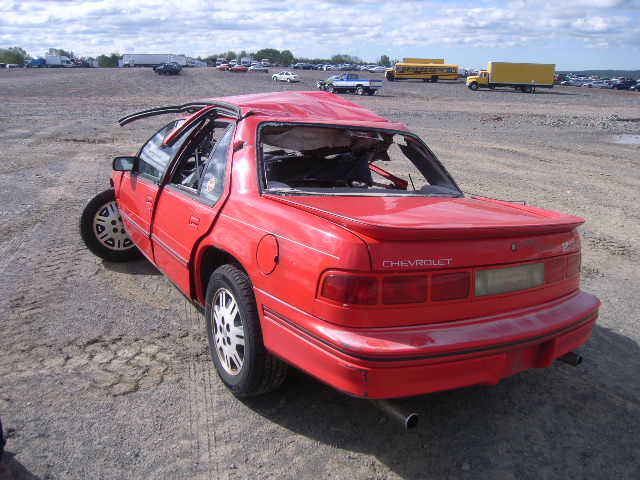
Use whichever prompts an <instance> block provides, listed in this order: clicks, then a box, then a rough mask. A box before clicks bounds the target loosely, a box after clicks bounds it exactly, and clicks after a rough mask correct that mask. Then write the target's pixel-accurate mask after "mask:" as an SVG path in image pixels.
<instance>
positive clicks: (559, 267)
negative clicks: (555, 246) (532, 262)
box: [546, 257, 567, 283]
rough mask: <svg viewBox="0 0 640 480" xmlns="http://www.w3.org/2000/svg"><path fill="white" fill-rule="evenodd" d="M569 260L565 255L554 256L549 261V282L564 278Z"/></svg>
mask: <svg viewBox="0 0 640 480" xmlns="http://www.w3.org/2000/svg"><path fill="white" fill-rule="evenodd" d="M566 266H567V261H566V259H565V258H564V257H561V258H554V259H553V260H549V261H548V262H547V274H546V277H547V283H555V282H559V281H560V280H564V272H565V269H566Z"/></svg>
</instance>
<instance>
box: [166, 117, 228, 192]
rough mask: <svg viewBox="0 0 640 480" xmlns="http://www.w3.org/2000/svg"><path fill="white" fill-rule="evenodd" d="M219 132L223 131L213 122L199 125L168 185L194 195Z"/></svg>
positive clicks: (208, 121) (209, 121)
mask: <svg viewBox="0 0 640 480" xmlns="http://www.w3.org/2000/svg"><path fill="white" fill-rule="evenodd" d="M224 126H227V124H224ZM221 132H223V130H222V129H221V128H219V125H218V128H216V125H215V122H213V121H211V120H207V121H205V122H204V123H203V124H201V126H200V127H199V131H198V132H197V133H196V134H195V137H194V138H193V140H192V141H191V142H190V145H189V146H188V147H187V148H186V149H185V151H184V153H183V154H182V155H181V157H182V158H181V160H180V162H179V164H178V166H177V168H176V170H175V171H174V172H173V175H172V177H171V182H170V183H172V184H174V185H179V186H181V187H183V188H187V189H189V190H193V193H196V192H197V191H198V189H199V187H200V178H201V176H202V172H203V170H204V167H205V165H206V163H207V161H208V159H209V157H210V155H211V153H212V152H213V150H214V148H215V146H216V142H217V138H216V137H217V136H218V135H220V134H221Z"/></svg>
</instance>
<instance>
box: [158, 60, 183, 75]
mask: <svg viewBox="0 0 640 480" xmlns="http://www.w3.org/2000/svg"><path fill="white" fill-rule="evenodd" d="M153 71H154V72H156V73H157V74H158V75H180V72H182V66H180V64H179V63H177V62H165V63H161V64H160V65H156V66H155V67H153Z"/></svg>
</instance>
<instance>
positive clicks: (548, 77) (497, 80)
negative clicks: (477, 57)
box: [467, 62, 556, 93]
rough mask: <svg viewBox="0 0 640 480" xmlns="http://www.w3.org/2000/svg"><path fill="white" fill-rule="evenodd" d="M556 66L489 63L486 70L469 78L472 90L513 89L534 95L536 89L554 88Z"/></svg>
mask: <svg viewBox="0 0 640 480" xmlns="http://www.w3.org/2000/svg"><path fill="white" fill-rule="evenodd" d="M555 71H556V66H555V65H554V64H543V63H510V62H489V64H488V65H487V69H486V70H480V72H478V75H472V76H469V77H467V87H469V89H471V90H479V89H480V88H489V89H491V90H493V89H494V88H496V87H513V88H515V89H516V91H521V92H526V93H533V92H535V91H536V88H538V87H540V88H553V77H554V75H555Z"/></svg>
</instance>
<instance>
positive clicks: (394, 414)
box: [370, 400, 419, 430]
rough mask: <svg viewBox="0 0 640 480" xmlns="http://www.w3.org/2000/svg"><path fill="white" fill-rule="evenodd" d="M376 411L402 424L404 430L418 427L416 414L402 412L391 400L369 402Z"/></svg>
mask: <svg viewBox="0 0 640 480" xmlns="http://www.w3.org/2000/svg"><path fill="white" fill-rule="evenodd" d="M370 401H371V403H373V404H374V405H375V406H376V407H377V408H378V409H380V410H381V411H383V412H384V413H386V414H387V415H388V416H389V417H391V418H392V419H394V420H396V421H398V422H400V423H402V424H403V425H404V428H406V429H407V430H411V429H412V428H415V427H416V426H418V420H419V417H418V414H417V413H415V412H407V411H405V410H403V409H402V408H401V407H400V406H399V405H398V404H397V403H395V402H393V401H391V400H370Z"/></svg>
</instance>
